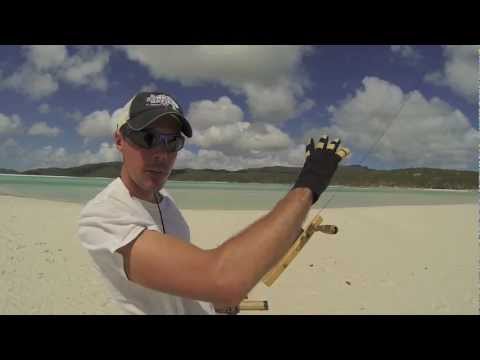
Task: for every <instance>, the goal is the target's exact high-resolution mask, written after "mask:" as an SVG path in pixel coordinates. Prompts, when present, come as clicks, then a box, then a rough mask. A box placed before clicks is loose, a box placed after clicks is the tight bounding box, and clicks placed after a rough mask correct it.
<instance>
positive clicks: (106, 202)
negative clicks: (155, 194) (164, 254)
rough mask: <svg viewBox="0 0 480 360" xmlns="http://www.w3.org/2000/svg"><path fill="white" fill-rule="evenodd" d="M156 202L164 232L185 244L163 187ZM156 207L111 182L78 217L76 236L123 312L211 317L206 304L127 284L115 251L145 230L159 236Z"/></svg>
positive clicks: (181, 222) (185, 231) (184, 231)
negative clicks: (158, 205) (159, 200)
mask: <svg viewBox="0 0 480 360" xmlns="http://www.w3.org/2000/svg"><path fill="white" fill-rule="evenodd" d="M160 193H161V194H162V195H163V200H162V201H161V202H160V210H161V212H162V217H163V223H164V225H165V231H166V232H167V233H168V234H172V235H174V236H175V237H177V238H179V239H181V240H183V241H186V242H190V229H189V228H188V225H187V223H186V221H185V219H184V218H183V216H182V214H181V213H180V211H179V209H178V208H177V206H176V204H175V202H174V200H173V199H172V197H171V196H170V195H169V194H168V192H167V191H166V190H164V189H162V190H161V191H160ZM161 224H162V222H161V219H160V214H159V211H158V207H157V204H154V203H150V202H147V201H144V200H141V199H138V198H136V197H132V196H131V195H130V193H129V192H128V189H127V188H126V187H125V185H124V184H123V181H122V180H121V179H120V178H117V179H115V180H114V181H112V182H111V183H110V184H109V185H108V186H107V187H106V188H105V189H104V190H103V191H101V192H100V193H99V194H98V195H97V196H96V197H95V198H94V199H92V200H90V201H89V202H88V203H87V204H86V205H85V207H84V208H83V209H82V211H81V213H80V220H79V229H78V237H79V238H80V241H81V243H82V245H83V246H84V247H85V248H86V249H87V251H88V253H89V254H90V256H91V258H92V260H93V263H94V266H95V268H96V270H97V271H98V272H99V273H100V275H101V277H102V278H103V279H104V280H105V281H106V283H107V287H108V288H109V290H110V292H111V293H112V296H113V299H114V301H115V302H117V303H118V304H119V305H120V306H121V307H122V308H123V310H124V311H125V312H126V313H128V314H196V315H203V314H205V315H207V314H215V310H214V308H213V305H212V304H210V303H207V302H203V301H198V300H192V299H187V298H181V297H178V296H175V295H171V294H167V293H163V292H160V291H156V290H153V289H150V288H146V287H144V286H141V285H139V284H136V283H134V282H132V281H130V280H129V279H128V278H127V275H126V273H125V270H124V263H123V256H122V255H121V254H119V253H118V252H116V250H117V249H119V248H121V247H122V246H124V245H126V244H128V243H129V242H131V241H132V240H134V239H136V238H137V237H138V236H139V234H140V233H141V232H142V231H144V230H145V229H148V230H155V231H159V232H162V225H161Z"/></svg>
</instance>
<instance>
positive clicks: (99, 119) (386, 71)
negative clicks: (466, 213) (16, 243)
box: [0, 45, 479, 170]
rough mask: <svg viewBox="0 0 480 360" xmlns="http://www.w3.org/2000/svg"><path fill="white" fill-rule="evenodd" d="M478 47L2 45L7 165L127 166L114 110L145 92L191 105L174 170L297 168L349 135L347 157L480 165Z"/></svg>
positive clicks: (385, 162) (0, 93)
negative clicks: (314, 149)
mask: <svg viewBox="0 0 480 360" xmlns="http://www.w3.org/2000/svg"><path fill="white" fill-rule="evenodd" d="M478 49H479V47H478V46H436V45H435V46H433V45H425V46H417V45H415V46H409V45H394V46H391V45H374V46H362V45H354V46H353V45H352V46H346V45H339V46H334V45H328V46H261V45H257V46H220V45H215V46H212V45H208V46H198V45H197V46H115V47H111V46H98V45H96V46H63V45H62V46H0V168H10V169H16V170H26V169H31V168H39V167H54V166H55V167H70V166H78V165H82V164H86V163H96V162H104V161H117V160H120V156H119V154H118V152H117V150H116V149H115V147H114V145H113V142H112V135H111V134H112V127H113V123H114V118H115V114H116V112H118V111H119V109H121V108H122V107H123V106H124V104H125V103H126V102H127V101H128V100H129V99H130V98H131V97H132V96H133V95H134V94H135V93H136V92H137V91H140V90H145V89H147V90H156V91H164V92H167V93H170V94H172V95H173V96H174V97H175V98H176V99H177V100H178V101H179V102H180V104H181V105H182V107H183V109H184V112H185V113H186V115H187V118H188V119H189V120H190V122H191V124H192V127H193V129H194V137H193V138H192V139H189V140H188V142H187V146H186V147H185V149H184V150H182V151H181V152H180V153H179V155H178V159H177V165H176V167H177V168H184V167H190V168H216V169H218V168H225V169H230V170H234V169H240V168H247V167H258V166H272V165H285V166H301V165H302V164H303V157H304V148H305V142H306V141H307V139H309V138H310V137H312V136H313V137H315V138H318V137H320V135H322V134H328V135H330V136H331V137H340V138H341V139H342V142H343V144H344V145H345V146H347V147H348V148H350V149H351V150H352V152H353V154H352V156H351V157H350V158H349V159H348V160H347V161H346V162H345V164H359V162H360V160H362V159H364V158H365V155H366V154H367V153H368V151H369V150H370V149H371V147H372V146H373V145H374V144H375V143H376V142H377V140H378V139H379V138H380V137H381V136H382V134H383V133H384V132H385V131H386V133H385V135H384V136H383V138H382V139H381V141H380V142H379V143H378V145H377V146H376V147H375V148H373V150H372V151H371V153H370V155H369V156H368V157H367V159H366V160H365V161H364V162H363V163H362V165H365V166H369V167H372V168H377V169H391V168H407V167H437V168H447V169H468V170H477V169H478V167H477V166H478V163H477V161H478V160H477V157H478V140H479V137H478V99H479V97H478Z"/></svg>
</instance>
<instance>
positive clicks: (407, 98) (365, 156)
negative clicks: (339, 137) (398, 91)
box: [318, 91, 413, 214]
mask: <svg viewBox="0 0 480 360" xmlns="http://www.w3.org/2000/svg"><path fill="white" fill-rule="evenodd" d="M412 95H413V91H412V92H410V94H408V95H407V97H406V98H405V100H404V101H403V103H402V105H401V106H400V109H399V110H398V112H397V113H396V114H395V116H394V117H393V119H392V121H391V122H390V124H388V126H387V128H386V129H385V131H384V132H383V133H382V136H380V137H379V138H378V140H377V141H375V143H374V144H373V145H372V146H371V147H370V149H369V150H368V151H367V152H366V154H365V155H364V157H363V159H362V160H361V161H360V163H359V166H360V165H362V164H363V163H364V162H365V160H367V158H368V156H369V155H370V153H371V152H372V150H373V149H374V148H375V147H376V146H377V145H378V144H379V142H380V140H382V138H383V137H384V136H385V134H386V133H387V131H388V130H389V129H390V127H391V126H392V124H393V123H394V122H395V120H396V119H397V118H398V116H399V115H400V113H401V112H402V110H403V107H404V106H405V104H406V103H407V102H408V101H409V100H410V97H411V96H412ZM336 195H337V194H335V193H334V194H332V196H331V197H330V199H328V201H327V202H326V204H325V205H324V206H323V207H322V208H321V209H320V210H319V211H318V214H320V213H321V212H322V210H324V209H326V208H327V205H328V204H329V203H330V201H332V199H333V198H334V197H335V196H336Z"/></svg>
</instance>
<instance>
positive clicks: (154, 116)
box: [127, 109, 192, 138]
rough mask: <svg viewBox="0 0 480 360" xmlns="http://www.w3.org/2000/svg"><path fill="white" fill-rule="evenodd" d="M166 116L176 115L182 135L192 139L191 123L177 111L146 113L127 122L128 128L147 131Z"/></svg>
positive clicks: (157, 110) (158, 110)
mask: <svg viewBox="0 0 480 360" xmlns="http://www.w3.org/2000/svg"><path fill="white" fill-rule="evenodd" d="M165 115H174V117H175V118H176V119H177V120H178V121H179V123H180V130H181V132H182V133H184V134H185V136H187V137H189V138H190V137H192V127H191V126H190V123H189V122H188V120H187V119H185V117H184V116H183V115H182V114H181V113H179V112H177V111H165V110H164V109H152V110H148V111H145V112H143V113H141V114H139V115H137V116H135V117H134V118H130V119H129V120H128V121H127V124H128V126H129V127H130V128H131V129H132V130H137V131H138V130H142V129H145V128H146V127H147V126H149V125H150V124H152V123H153V122H155V121H157V120H158V119H160V118H161V117H163V116H165Z"/></svg>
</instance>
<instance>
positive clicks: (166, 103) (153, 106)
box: [117, 92, 192, 138]
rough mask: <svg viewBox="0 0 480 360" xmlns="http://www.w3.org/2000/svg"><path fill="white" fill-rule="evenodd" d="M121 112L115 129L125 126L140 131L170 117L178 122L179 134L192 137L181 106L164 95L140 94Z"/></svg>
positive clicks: (170, 97) (190, 128) (157, 93)
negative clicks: (162, 118) (163, 118)
mask: <svg viewBox="0 0 480 360" xmlns="http://www.w3.org/2000/svg"><path fill="white" fill-rule="evenodd" d="M122 110H123V111H122V112H121V113H120V114H119V115H118V118H117V129H120V128H121V127H122V126H123V125H124V124H127V125H128V127H129V128H131V129H132V130H135V131H138V130H142V129H144V128H146V127H147V126H149V125H150V124H152V123H153V122H154V121H156V120H158V119H159V118H161V117H163V116H165V115H172V117H174V118H175V119H177V120H178V122H179V124H180V130H181V132H182V133H184V134H185V136H187V137H189V138H190V137H192V127H191V126H190V123H189V122H188V120H187V119H186V118H185V116H184V115H183V110H182V108H181V106H180V105H179V104H178V103H177V101H175V99H174V98H173V97H172V96H171V95H168V94H166V93H163V92H140V93H138V94H137V95H135V96H134V97H133V99H131V100H130V101H129V102H128V103H127V104H126V105H125V107H124V108H123V109H122Z"/></svg>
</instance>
